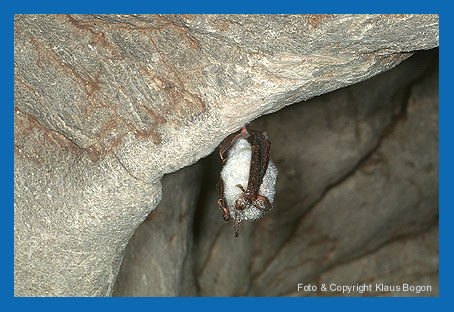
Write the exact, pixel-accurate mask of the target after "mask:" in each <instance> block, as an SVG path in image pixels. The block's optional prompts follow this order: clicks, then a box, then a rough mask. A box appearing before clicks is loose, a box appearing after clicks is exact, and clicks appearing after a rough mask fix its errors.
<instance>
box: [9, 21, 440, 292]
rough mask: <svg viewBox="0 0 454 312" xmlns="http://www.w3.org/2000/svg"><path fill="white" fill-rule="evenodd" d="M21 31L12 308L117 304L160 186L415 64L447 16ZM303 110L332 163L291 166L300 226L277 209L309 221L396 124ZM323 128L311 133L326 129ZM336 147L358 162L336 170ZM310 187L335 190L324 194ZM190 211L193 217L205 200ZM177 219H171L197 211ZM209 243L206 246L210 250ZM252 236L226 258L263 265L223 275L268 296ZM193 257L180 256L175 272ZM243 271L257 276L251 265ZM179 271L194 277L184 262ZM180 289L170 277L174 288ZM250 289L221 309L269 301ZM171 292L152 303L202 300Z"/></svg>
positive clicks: (38, 25) (306, 160) (265, 259)
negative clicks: (230, 138)
mask: <svg viewBox="0 0 454 312" xmlns="http://www.w3.org/2000/svg"><path fill="white" fill-rule="evenodd" d="M14 27H15V36H14V40H15V42H14V49H15V60H14V65H15V88H14V92H15V114H14V115H15V121H14V130H15V137H14V148H15V154H14V155H15V156H14V157H15V162H14V179H15V185H14V187H15V194H14V209H15V220H14V235H15V236H14V248H15V260H14V261H15V267H14V285H15V295H16V296H107V295H110V294H111V293H112V289H113V285H114V282H115V279H116V276H117V273H118V270H119V266H120V263H121V260H122V255H123V252H124V249H125V247H126V245H127V243H128V241H129V239H130V238H131V236H132V235H133V233H134V231H135V230H136V229H137V227H138V226H139V224H140V223H142V221H143V220H144V219H145V218H146V216H147V215H148V214H149V213H150V211H152V210H153V209H154V208H155V207H156V205H157V204H158V202H159V201H160V199H161V184H160V179H161V178H162V176H163V175H164V174H166V173H170V172H173V171H176V170H178V169H179V168H182V167H184V166H187V165H190V164H192V163H194V162H196V161H197V160H198V159H200V158H202V157H204V156H206V155H208V154H210V153H211V152H213V150H214V149H215V147H216V146H217V145H218V144H219V142H220V141H221V140H222V139H223V138H224V137H225V136H226V135H228V134H229V133H231V132H233V131H235V130H237V129H238V128H239V127H240V126H242V125H243V124H245V123H247V122H249V121H251V120H253V119H255V118H257V117H258V116H260V115H264V114H268V113H271V112H275V111H277V110H279V109H281V108H283V107H285V106H287V105H289V104H293V103H295V102H298V101H301V100H306V99H309V98H311V97H314V96H317V95H320V94H323V93H326V92H329V91H331V90H334V89H337V88H341V87H344V86H346V85H350V84H353V83H356V82H359V81H362V80H365V79H367V78H369V77H372V76H374V75H376V74H378V73H381V72H384V71H386V70H388V69H390V68H392V67H393V66H395V65H397V64H399V63H400V62H401V61H402V60H404V59H406V58H408V57H409V56H410V55H411V52H412V51H415V50H422V49H431V48H433V47H436V46H438V16H436V15H396V16H395V15H334V16H322V15H299V16H298V15H297V16H274V15H267V16H260V15H253V16H238V15H233V16H232V15H189V16H183V15H177V16H171V15H164V16H148V15H146V16H144V15H134V16H132V15H131V16H123V15H102V16H101V15H96V16H91V15H74V16H69V15H68V16H61V15H16V16H15V23H14ZM408 81H411V79H407V80H405V81H404V82H408ZM389 85H392V83H391V82H390V83H389ZM381 90H382V91H383V92H384V93H389V94H388V95H385V96H384V97H385V98H386V96H388V97H390V96H392V94H391V93H392V92H391V91H389V92H388V91H387V90H386V88H383V89H381ZM370 91H371V90H363V91H362V92H363V93H369V92H370ZM374 92H375V91H374ZM374 92H372V93H374ZM376 94H377V95H379V93H378V91H377V92H376ZM357 96H359V97H362V96H364V94H361V92H360V94H359V95H357ZM380 96H381V95H380ZM401 96H402V95H401ZM387 101H391V100H390V99H389V100H387ZM331 102H336V99H335V98H333V99H332V100H331ZM385 102H386V101H385ZM391 102H392V101H391ZM307 105H308V107H313V108H312V109H313V110H314V113H317V114H319V116H320V117H319V118H322V119H323V120H324V121H325V122H326V126H327V129H328V130H325V132H320V133H318V134H315V135H316V136H318V139H319V142H320V144H322V145H323V144H326V146H325V147H323V146H318V147H312V150H309V151H308V154H306V155H305V156H304V155H303V156H301V157H302V158H301V163H302V164H303V165H304V166H305V167H304V168H307V167H309V168H311V167H312V166H314V168H312V169H311V170H309V171H308V173H307V174H309V176H304V179H303V178H302V177H301V176H295V175H293V176H292V174H291V172H293V171H291V170H292V168H291V166H290V167H289V169H288V170H290V174H288V175H284V177H283V179H297V180H299V182H300V183H301V184H300V185H301V187H302V188H304V189H305V188H306V187H308V190H311V192H309V191H307V192H305V194H306V195H305V197H304V198H303V199H301V198H293V199H294V200H295V204H294V205H291V207H293V208H291V209H290V210H284V209H280V210H281V211H282V213H287V214H289V215H290V214H291V213H293V212H294V211H297V212H296V215H295V216H294V217H295V220H296V219H298V218H299V217H300V216H301V213H302V212H303V211H304V210H307V209H308V208H307V205H311V203H314V201H316V200H317V199H318V198H319V197H320V195H321V193H323V192H325V191H324V187H326V185H330V184H334V183H337V181H338V180H339V179H340V178H341V177H342V176H343V175H345V174H346V173H347V172H349V170H351V165H352V164H355V163H357V162H358V161H359V159H361V158H362V157H364V155H365V153H366V154H367V151H370V150H372V149H373V146H374V144H376V143H377V142H376V141H377V139H378V137H379V134H380V132H381V131H383V130H384V129H385V128H386V127H387V125H386V124H387V123H389V122H390V121H391V119H392V116H393V113H394V111H393V109H392V107H394V106H393V105H391V104H389V105H390V107H391V108H386V109H383V113H380V112H381V108H380V109H378V112H376V111H374V109H375V110H377V108H376V107H375V108H373V109H372V111H368V109H371V108H370V107H364V108H362V107H360V108H356V107H349V106H348V105H347V107H342V105H331V106H332V107H333V109H337V111H333V112H330V113H329V112H326V114H325V111H324V110H323V109H321V108H317V105H316V104H310V103H307ZM385 106H387V104H385ZM344 109H347V110H348V109H353V110H355V109H357V111H354V112H355V114H357V117H358V118H359V121H360V122H358V123H351V124H350V123H349V120H348V119H349V117H348V116H350V115H351V114H350V113H349V114H348V116H347V117H345V120H344V121H343V120H342V119H339V118H338V116H339V114H340V115H342V113H345V111H344ZM330 114H331V115H330ZM345 114H346V115H347V113H345ZM380 114H384V116H381V115H380ZM302 118H304V115H303V117H302ZM305 118H306V119H308V120H311V119H312V118H310V117H309V115H306V117H305ZM361 118H364V120H365V121H363V123H361V121H362V120H361ZM343 122H345V125H344V126H345V128H344V127H340V130H344V131H345V132H348V131H349V130H351V129H350V128H349V127H352V125H353V128H354V129H355V135H357V136H358V138H357V139H354V138H349V137H348V136H349V135H350V134H349V135H347V134H346V137H345V140H343V141H340V142H337V141H336V140H337V138H338V137H337V136H336V135H332V133H330V131H329V129H330V127H334V126H335V125H338V124H340V125H341V126H342V125H343V124H342V123H343ZM281 126H282V127H286V124H282V125H281ZM287 127H289V125H287ZM312 127H313V132H314V133H315V132H316V130H317V129H316V128H317V124H316V122H315V119H314V123H313V124H312ZM310 129H311V128H310V127H308V128H305V130H310ZM334 129H336V131H337V130H339V126H338V128H334ZM325 134H328V135H325ZM377 135H378V137H377ZM322 138H323V140H322ZM357 140H359V141H360V143H361V144H357ZM302 144H303V142H302ZM326 147H329V148H331V149H332V150H331V151H330V152H327V153H326V154H325V155H324V156H323V153H322V154H320V153H319V152H320V151H322V150H323V149H324V148H326ZM336 147H337V148H339V150H340V151H342V152H345V151H349V152H348V153H345V154H343V153H341V154H339V155H341V156H339V159H337V160H336V161H332V156H333V155H332V154H330V153H331V152H335V148H336ZM317 148H319V150H318V151H317ZM349 148H350V149H349ZM317 153H319V154H317ZM296 156H297V155H296V154H289V155H288V156H287V155H286V156H285V158H284V157H283V156H278V157H281V159H282V163H283V165H284V166H285V165H287V166H288V164H285V162H286V161H287V162H291V161H292V159H294V157H296ZM318 157H326V159H327V160H330V161H328V162H321V161H320V162H319V163H318V166H319V167H321V168H322V169H323V170H321V172H318V170H317V168H316V166H317V164H312V163H311V160H312V159H315V158H318ZM273 159H274V158H273ZM303 165H301V166H303ZM284 170H285V169H284ZM330 171H333V172H334V173H330ZM310 174H312V175H320V176H319V177H317V180H318V179H321V180H323V181H324V182H323V183H325V184H323V183H322V182H320V183H315V184H314V183H313V181H312V180H311V179H310V178H311V176H310ZM409 179H410V178H409ZM326 183H327V184H326ZM190 184H192V183H190ZM196 185H197V183H194V185H191V187H193V188H196ZM295 187H296V184H295ZM311 187H312V188H311ZM188 192H189V193H187V194H192V193H190V191H188ZM282 194H283V195H281V196H290V197H291V196H292V195H291V193H288V192H282ZM284 194H289V195H284ZM178 196H182V195H181V194H178ZM178 196H177V195H176V197H178ZM187 196H188V197H190V198H189V199H188V200H187V202H188V205H189V203H190V202H191V200H192V201H194V200H195V199H194V198H193V197H192V196H195V195H194V194H192V195H187ZM208 197H209V196H208V195H207V199H208ZM191 198H192V199H191ZM276 201H277V199H276ZM298 206H300V208H298ZM301 207H303V208H301ZM304 207H306V208H304ZM169 209H171V208H170V207H169ZM175 209H176V208H175ZM178 209H179V210H176V211H175V212H172V213H170V214H169V216H172V215H175V216H176V215H177V214H176V212H177V211H191V209H193V208H182V207H180V208H178ZM292 209H293V210H294V211H293V212H292ZM276 211H279V210H278V209H276ZM284 211H286V212H284ZM188 213H189V212H188ZM195 215H196V216H197V213H196V214H195ZM216 217H218V216H216ZM169 218H171V217H169ZM206 218H211V217H208V216H206V217H200V218H198V219H197V218H196V220H195V223H194V224H197V225H199V226H202V225H203V223H204V222H207V220H206ZM188 219H191V218H190V217H188ZM199 219H200V220H199ZM264 220H266V219H264ZM174 221H175V220H174ZM185 222H188V224H186V223H184V224H186V225H184V226H189V224H190V222H192V221H185ZM279 222H282V221H278V220H274V221H272V220H270V221H263V224H262V223H260V224H259V225H258V227H261V226H265V227H276V226H279V224H278V223H279ZM216 223H217V221H216V222H215V223H213V225H214V224H216ZM268 223H269V224H268ZM224 227H225V228H227V226H224ZM224 227H221V228H224ZM157 228H159V226H157ZM287 229H291V227H288V228H287ZM207 230H208V228H207V229H205V228H203V229H198V230H196V232H197V231H198V232H197V233H194V235H196V236H197V235H198V236H199V237H203V235H205V231H207ZM185 231H186V232H188V231H189V230H188V229H186V228H185V229H184V230H183V232H185ZM247 231H250V235H253V233H254V231H253V226H250V227H245V230H243V232H244V233H242V234H245V235H244V239H241V240H240V241H239V242H234V241H231V242H230V244H231V246H230V247H231V249H230V254H231V255H232V256H233V255H235V254H237V253H238V254H241V255H244V254H246V255H247V254H248V253H251V254H252V253H255V254H260V256H254V263H253V264H251V270H249V269H248V268H247V267H245V266H241V265H238V264H233V263H232V264H228V265H227V266H224V267H219V266H217V265H216V264H215V263H214V262H213V269H217V270H218V272H219V274H224V275H228V274H229V273H232V272H237V273H232V276H235V274H238V273H241V272H243V273H244V274H246V276H247V275H248V274H251V275H254V279H255V280H257V281H260V280H262V281H263V282H266V281H267V280H269V276H268V275H267V274H268V273H266V272H267V271H266V267H269V265H273V264H272V263H273V262H272V260H271V259H270V255H269V254H267V253H266V252H265V253H263V252H262V250H263V248H268V247H266V246H265V243H263V244H264V245H263V246H261V244H260V243H257V244H254V245H252V240H250V239H246V237H249V236H248V234H247ZM155 232H156V233H157V232H160V231H158V230H156V231H155ZM224 232H225V231H224ZM224 232H222V233H224ZM255 233H257V232H256V231H255ZM229 234H230V233H229ZM270 234H271V232H268V235H270ZM163 235H164V234H163ZM223 235H224V234H223ZM225 235H226V236H227V235H228V234H227V232H226V233H225ZM289 235H290V233H287V234H285V235H277V236H276V237H275V238H273V239H271V240H270V246H274V247H275V246H280V245H281V244H282V241H285V240H287V239H288V238H289V237H290V236H289ZM271 236H272V235H271ZM158 241H159V239H158V238H156V242H158ZM255 241H257V242H258V240H255ZM262 241H264V242H265V241H266V240H262ZM177 243H178V244H180V245H181V246H185V247H184V248H188V250H191V248H190V244H189V243H188V242H186V241H184V240H183V241H180V238H178V239H177V240H176V244H177ZM206 244H209V243H208V242H205V243H204V242H202V240H201V241H200V242H198V244H197V246H194V247H195V249H194V250H197V253H199V254H200V256H199V257H194V262H195V263H193V265H194V266H198V265H199V267H200V264H197V263H198V261H202V260H201V259H203V254H204V250H205V249H206V248H207V247H206ZM377 244H378V242H377ZM238 246H243V247H242V248H237V247H238ZM274 247H273V248H274ZM325 247H326V246H325ZM325 247H324V248H325ZM232 249H233V251H232ZM221 251H222V250H221ZM221 251H220V252H221ZM321 252H322V251H321ZM183 254H184V251H182V253H180V254H178V256H177V255H175V254H172V253H170V252H169V254H168V258H169V259H170V258H171V257H176V258H179V257H181V256H182V255H183ZM221 255H222V254H219V256H221ZM163 257H164V258H163V259H165V256H163ZM238 259H239V260H238V261H245V262H244V264H246V263H249V260H246V259H248V258H247V257H246V258H244V259H245V260H240V259H243V256H241V257H240V258H238ZM160 261H164V260H162V259H161V260H160ZM169 261H170V260H169ZM171 261H177V262H178V263H179V264H180V265H183V266H184V268H187V267H192V264H191V265H188V264H187V263H192V262H191V261H182V260H181V258H179V260H171ZM203 261H205V262H206V260H203ZM270 261H271V262H270ZM125 263H126V262H125ZM155 263H160V262H159V261H157V262H155ZM207 264H209V265H211V264H210V263H209V262H207ZM229 266H233V267H232V268H230V267H229ZM271 267H272V266H271ZM271 267H269V268H271ZM175 270H177V271H178V270H180V271H181V272H186V271H187V270H188V269H185V270H183V269H181V268H179V269H175ZM203 270H204V272H202V273H201V274H200V276H199V278H198V280H197V281H195V283H196V284H197V285H199V288H198V292H197V294H201V295H205V294H206V295H211V294H212V293H214V292H215V291H217V288H216V287H218V286H216V287H211V290H208V289H207V288H206V287H207V285H208V284H209V281H210V280H212V279H213V275H212V273H209V269H207V268H206V267H204V269H203ZM259 272H261V273H260V274H259ZM181 274H182V273H178V272H176V273H175V274H174V275H172V276H174V277H175V278H176V279H177V280H178V278H181ZM150 278H151V277H150ZM232 278H233V277H232ZM151 280H154V281H156V280H155V279H154V278H152V279H151ZM184 280H185V281H187V280H188V279H186V278H185V279H184ZM247 280H248V279H247V278H246V279H244V280H243V282H242V281H241V280H235V281H234V282H232V283H230V282H228V284H229V285H228V287H230V288H231V289H230V290H228V291H226V289H222V290H220V292H219V294H235V293H242V294H257V295H266V294H268V292H267V291H266V290H265V289H263V287H262V286H260V283H255V284H251V286H249V285H245V284H244V282H245V281H247ZM223 282H225V281H223ZM166 283H167V284H165V285H167V286H165V287H164V288H162V289H161V290H162V291H161V292H160V290H159V288H156V289H155V290H153V291H147V292H142V293H143V294H144V295H153V294H154V295H159V294H161V295H162V294H168V295H177V294H184V293H187V294H193V292H192V293H191V292H187V289H188V288H185V289H186V290H178V289H177V288H174V286H171V285H175V283H176V282H174V283H173V284H172V283H170V282H169V281H166ZM207 283H208V284H207ZM175 287H176V286H175ZM183 288H184V287H183ZM125 289H126V288H125ZM166 291H168V292H166ZM276 291H277V290H276ZM285 291H289V290H287V289H282V292H285Z"/></svg>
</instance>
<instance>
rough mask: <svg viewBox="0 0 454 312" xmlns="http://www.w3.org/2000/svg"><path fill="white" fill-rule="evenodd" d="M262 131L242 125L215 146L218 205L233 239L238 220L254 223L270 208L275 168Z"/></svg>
mask: <svg viewBox="0 0 454 312" xmlns="http://www.w3.org/2000/svg"><path fill="white" fill-rule="evenodd" d="M270 147H271V143H270V140H269V139H268V136H267V134H266V132H260V131H256V130H252V129H250V128H248V127H246V126H244V127H243V128H241V129H240V130H239V131H238V132H236V133H232V134H230V135H229V136H228V137H226V138H225V139H224V140H223V141H222V143H221V145H220V146H219V156H220V157H221V160H222V164H223V167H222V170H221V177H220V179H219V192H220V199H219V200H218V205H219V207H220V208H221V210H222V212H223V218H224V220H225V221H228V220H229V219H230V218H231V217H232V218H233V228H234V231H235V238H236V237H238V233H239V226H240V222H241V221H246V220H256V219H258V218H260V217H262V215H263V214H264V212H265V211H267V210H270V209H271V208H272V203H273V199H274V187H275V184H276V180H277V169H276V166H275V165H274V163H273V161H272V160H271V159H270Z"/></svg>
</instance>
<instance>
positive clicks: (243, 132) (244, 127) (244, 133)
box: [240, 126, 249, 136]
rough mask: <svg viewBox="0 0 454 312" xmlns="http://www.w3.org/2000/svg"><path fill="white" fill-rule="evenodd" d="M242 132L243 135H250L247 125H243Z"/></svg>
mask: <svg viewBox="0 0 454 312" xmlns="http://www.w3.org/2000/svg"><path fill="white" fill-rule="evenodd" d="M240 133H241V134H242V135H247V136H249V132H248V131H247V129H246V126H243V128H241V130H240Z"/></svg>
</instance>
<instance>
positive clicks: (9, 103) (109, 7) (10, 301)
mask: <svg viewBox="0 0 454 312" xmlns="http://www.w3.org/2000/svg"><path fill="white" fill-rule="evenodd" d="M388 2H389V6H386V5H387V3H384V2H383V1H381V2H380V7H370V8H369V7H364V4H365V3H364V1H361V2H359V1H358V6H355V5H354V4H352V3H349V4H346V3H345V2H344V1H340V2H335V3H334V6H330V7H325V8H321V7H320V6H319V5H329V3H327V2H326V1H324V2H323V3H319V2H308V3H305V2H300V3H297V4H296V5H295V4H288V3H287V2H282V1H280V2H279V3H278V6H276V4H273V5H268V4H267V3H262V2H258V1H257V2H250V3H246V2H244V1H241V2H240V1H235V2H224V3H222V4H221V5H222V6H219V5H220V4H219V3H214V2H209V3H207V4H204V3H197V4H196V3H194V2H193V1H192V2H183V1H181V2H175V1H173V2H172V3H170V2H159V3H157V2H156V3H155V2H153V3H151V2H150V3H140V4H133V3H130V2H128V3H127V4H128V5H129V7H121V6H115V3H112V2H107V1H90V2H88V1H83V2H81V1H78V2H77V3H70V4H66V3H64V2H62V1H58V2H57V1H55V2H46V3H43V2H42V1H39V2H34V3H27V2H26V1H25V2H24V1H21V2H15V3H7V4H6V6H7V7H2V15H3V16H2V19H0V21H1V23H2V24H3V25H2V26H3V27H2V29H3V30H5V31H4V37H3V42H5V43H6V44H4V46H3V49H2V52H1V53H2V54H3V57H2V60H3V63H5V64H4V70H5V71H7V73H8V74H7V75H3V80H4V81H3V83H2V86H3V88H4V89H5V92H4V93H3V94H4V96H5V97H6V98H5V100H4V105H2V106H1V109H2V113H1V114H0V116H1V118H2V122H1V123H0V127H1V131H2V132H1V133H2V139H3V144H4V145H3V146H7V151H6V152H4V153H2V154H1V155H2V158H3V161H2V164H3V165H2V166H1V168H2V169H1V170H2V176H3V177H4V178H3V179H2V181H3V183H4V185H3V187H2V190H3V192H2V193H3V194H2V195H3V196H2V198H3V201H4V203H7V204H6V205H5V210H6V211H7V213H5V214H4V215H6V216H7V217H6V218H2V220H3V223H4V224H3V226H2V230H3V232H4V233H3V234H4V235H3V237H5V238H7V239H6V244H5V245H4V248H6V249H7V250H8V252H7V256H4V257H2V259H3V268H5V269H4V272H5V274H4V275H3V283H2V286H3V287H2V290H3V291H2V294H3V296H2V306H4V307H5V309H6V310H9V309H8V308H9V307H10V308H11V310H13V309H14V310H26V309H27V310H36V309H38V310H39V309H45V310H54V309H55V310H57V309H58V310H60V309H62V308H63V309H68V307H69V308H72V307H74V309H78V310H79V309H81V308H83V309H87V308H89V309H90V310H91V309H93V310H98V309H109V310H112V309H114V310H117V309H118V310H124V309H128V308H129V309H130V308H139V309H140V308H143V309H144V310H145V309H146V310H150V309H159V308H163V309H166V310H167V309H168V308H169V307H170V308H171V309H172V310H173V309H178V310H180V311H186V310H187V309H203V310H205V309H210V310H211V309H212V310H216V311H218V310H221V311H222V310H226V311H227V310H229V311H231V310H232V309H237V308H245V309H254V310H255V309H260V310H262V309H264V310H275V309H282V308H284V307H285V308H288V309H295V310H296V309H298V310H300V309H311V308H312V309H314V308H315V309H326V308H330V309H335V310H338V309H342V308H348V309H354V310H356V309H358V310H359V309H361V310H363V309H367V310H371V309H372V310H379V311H383V310H384V309H387V310H389V309H392V310H397V309H399V310H409V309H412V310H425V311H427V310H429V309H430V310H432V309H437V310H438V309H441V308H442V305H444V304H445V303H446V304H449V303H451V302H450V298H449V294H450V290H451V287H450V286H451V282H452V277H453V274H452V270H453V269H452V264H451V263H450V261H446V260H447V259H449V258H451V257H450V254H449V253H450V250H449V249H450V248H449V247H448V246H452V241H451V240H450V238H451V237H452V234H451V233H452V231H451V230H450V225H449V224H448V223H449V222H450V220H452V205H449V204H450V203H451V202H452V200H451V198H450V196H449V195H450V185H449V182H450V180H451V176H452V175H453V167H454V165H453V161H452V160H451V149H452V143H451V142H452V139H451V133H452V130H453V129H452V125H453V122H452V120H453V109H454V108H453V105H450V103H449V102H448V100H447V99H448V96H449V94H448V90H449V89H450V85H448V83H449V80H448V75H449V74H450V73H452V72H453V71H452V65H451V62H449V60H450V58H451V55H450V54H451V53H450V51H451V50H450V49H449V45H451V43H450V42H449V41H450V40H446V41H445V42H443V48H442V49H440V50H439V51H440V85H439V92H440V104H441V105H440V122H439V125H440V126H439V130H440V133H439V135H440V149H439V151H440V174H439V178H440V179H439V182H440V191H439V194H440V195H439V199H440V211H441V215H442V216H443V218H442V219H440V246H444V247H445V248H444V249H443V248H440V259H445V262H443V261H440V268H441V270H440V272H441V273H442V274H440V297H439V298H398V299H397V298H93V299H88V298H14V297H13V296H14V286H13V283H14V274H13V270H12V268H13V266H14V261H13V254H12V253H11V252H9V251H11V250H13V248H14V245H13V218H14V213H13V205H12V203H13V192H14V188H13V183H14V180H13V166H14V163H13V162H14V158H13V139H14V138H13V136H14V130H13V122H14V119H13V103H14V93H13V90H14V85H13V79H11V78H12V77H14V64H13V60H14V52H13V48H14V47H13V44H14V43H13V39H14V32H13V23H14V21H13V19H14V18H13V14H14V13H49V12H54V13H55V12H59V13H66V12H71V13H88V12H90V13H101V12H102V13H106V12H107V13H120V12H121V13H137V12H140V13H145V12H150V13H151V12H153V13H156V12H157V13H309V12H310V13H326V12H330V13H331V12H336V13H352V12H354V13H370V12H378V11H380V13H384V12H389V13H391V12H392V13H395V12H407V13H408V12H410V13H440V12H443V15H441V16H440V34H441V33H443V34H445V33H446V34H449V33H452V32H450V30H451V27H450V26H451V25H449V24H450V21H449V18H448V14H444V13H446V12H448V11H447V10H448V7H447V5H446V7H445V6H444V5H443V4H441V5H440V3H438V2H437V1H431V2H430V3H427V2H426V3H425V4H424V6H422V7H421V6H416V7H415V3H414V2H405V1H404V2H399V3H396V2H395V1H392V2H391V1H388ZM440 2H441V1H440ZM71 5H77V7H71ZM2 6H4V4H2ZM383 6H385V7H383ZM445 10H446V12H445ZM347 11H349V12H347ZM448 28H449V30H448ZM447 36H448V35H447ZM440 38H441V36H440ZM447 38H448V37H447ZM445 263H447V264H446V265H443V264H445ZM131 305H134V306H133V307H132V306H131ZM451 306H452V304H451Z"/></svg>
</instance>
